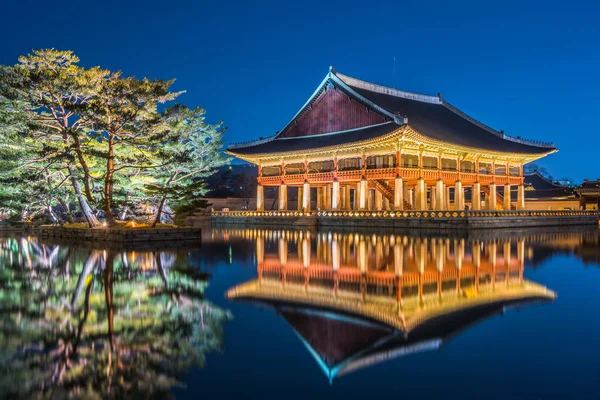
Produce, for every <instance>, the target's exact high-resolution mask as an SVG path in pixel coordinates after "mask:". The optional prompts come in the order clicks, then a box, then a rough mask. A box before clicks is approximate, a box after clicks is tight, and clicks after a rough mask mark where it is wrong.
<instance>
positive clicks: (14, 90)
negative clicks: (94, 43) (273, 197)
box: [0, 49, 228, 226]
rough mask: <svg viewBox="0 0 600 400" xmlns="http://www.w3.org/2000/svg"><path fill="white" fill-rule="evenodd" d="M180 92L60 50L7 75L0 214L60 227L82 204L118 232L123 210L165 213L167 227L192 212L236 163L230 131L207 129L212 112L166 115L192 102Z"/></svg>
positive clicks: (90, 216) (0, 102)
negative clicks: (43, 218) (211, 179)
mask: <svg viewBox="0 0 600 400" xmlns="http://www.w3.org/2000/svg"><path fill="white" fill-rule="evenodd" d="M172 84H173V80H168V81H164V80H150V79H146V78H144V79H137V78H135V77H123V76H122V74H121V72H119V71H117V72H113V71H109V70H104V69H101V68H100V67H92V68H84V67H82V66H80V65H79V58H78V57H77V56H75V55H74V54H73V52H71V51H58V50H54V49H46V50H36V51H34V52H33V53H32V54H28V55H26V56H22V57H20V58H19V62H18V63H17V64H15V65H14V66H0V156H1V161H0V184H1V185H0V186H1V187H0V213H2V212H4V213H18V214H20V215H22V218H23V219H25V218H30V217H32V216H34V215H35V214H39V213H46V214H48V215H49V216H50V217H51V218H52V219H53V220H56V221H58V220H60V219H63V218H68V217H69V216H70V215H72V212H71V210H70V202H71V201H72V200H77V202H78V204H79V206H80V211H81V212H82V214H83V216H84V217H85V219H86V220H87V222H88V224H89V225H90V226H95V225H98V224H99V222H98V221H97V220H96V217H95V215H94V211H93V209H94V208H98V207H100V208H101V209H102V210H103V212H104V215H105V217H106V220H107V222H108V223H109V224H110V225H112V224H115V223H116V217H117V216H116V211H115V210H116V209H120V210H125V209H126V208H130V207H132V206H133V205H135V204H137V203H144V204H146V205H152V206H154V207H156V208H158V213H157V217H158V218H160V214H161V213H164V212H165V211H166V210H172V209H175V208H180V207H183V208H182V209H187V208H189V207H187V208H186V207H185V206H184V203H185V202H187V201H191V200H192V199H194V198H195V197H197V196H199V195H201V194H202V193H203V179H204V178H205V177H206V176H208V175H209V174H210V173H212V172H213V171H214V169H215V168H218V167H219V166H221V165H223V164H224V163H226V162H227V161H228V160H227V159H226V158H225V157H224V156H223V154H222V152H221V147H222V145H223V143H222V133H223V128H222V124H221V123H219V124H216V125H211V124H208V123H206V121H205V111H204V110H203V109H202V108H197V109H194V110H189V109H188V108H186V107H184V106H181V105H175V106H173V107H170V108H168V109H167V110H166V111H164V112H161V111H160V110H159V106H160V105H161V104H164V103H166V102H169V101H173V100H175V99H176V98H177V97H178V96H179V95H180V94H181V93H182V92H172V91H171V86H172ZM167 203H169V204H170V205H171V206H167ZM191 204H196V205H197V206H200V205H201V203H198V202H192V203H190V205H191ZM57 205H60V206H61V211H62V212H61V213H60V215H58V214H57V213H56V212H55V209H56V206H57ZM188 206H189V205H188ZM171 207H172V208H171ZM169 213H170V211H169ZM122 214H125V213H124V212H123V213H122Z"/></svg>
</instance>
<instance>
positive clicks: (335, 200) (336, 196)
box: [331, 179, 341, 210]
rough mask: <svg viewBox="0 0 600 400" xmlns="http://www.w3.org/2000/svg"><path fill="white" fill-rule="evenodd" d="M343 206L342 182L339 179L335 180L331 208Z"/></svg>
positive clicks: (337, 208)
mask: <svg viewBox="0 0 600 400" xmlns="http://www.w3.org/2000/svg"><path fill="white" fill-rule="evenodd" d="M340 208H341V199H340V182H339V181H338V180H337V179H334V180H333V191H332V192H331V209H332V210H339V209H340Z"/></svg>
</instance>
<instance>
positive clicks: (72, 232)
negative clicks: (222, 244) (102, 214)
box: [37, 226, 202, 243]
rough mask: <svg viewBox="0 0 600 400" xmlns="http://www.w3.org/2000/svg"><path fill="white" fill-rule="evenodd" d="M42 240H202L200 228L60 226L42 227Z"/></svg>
mask: <svg viewBox="0 0 600 400" xmlns="http://www.w3.org/2000/svg"><path fill="white" fill-rule="evenodd" d="M37 234H38V236H39V237H41V238H54V239H67V240H76V241H100V242H117V243H139V242H156V241H168V240H171V241H173V240H197V241H199V240H201V238H202V229H200V228H155V229H151V228H145V229H110V228H94V229H89V228H63V227H60V226H41V227H40V228H39V230H38V232H37Z"/></svg>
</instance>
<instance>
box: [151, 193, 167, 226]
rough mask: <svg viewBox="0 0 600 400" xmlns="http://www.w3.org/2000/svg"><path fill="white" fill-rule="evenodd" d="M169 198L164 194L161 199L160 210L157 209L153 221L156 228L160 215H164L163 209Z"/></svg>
mask: <svg viewBox="0 0 600 400" xmlns="http://www.w3.org/2000/svg"><path fill="white" fill-rule="evenodd" d="M166 200H167V196H163V197H162V199H160V203H159V204H158V210H156V216H155V217H154V222H153V223H152V227H153V228H155V227H156V224H158V223H159V222H160V217H161V216H162V210H163V207H164V206H165V201H166Z"/></svg>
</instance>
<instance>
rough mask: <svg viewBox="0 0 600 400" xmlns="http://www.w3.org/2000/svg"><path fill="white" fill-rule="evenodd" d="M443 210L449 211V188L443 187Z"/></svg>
mask: <svg viewBox="0 0 600 400" xmlns="http://www.w3.org/2000/svg"><path fill="white" fill-rule="evenodd" d="M444 191H445V192H444V193H445V194H444V210H450V186H447V185H444Z"/></svg>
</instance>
